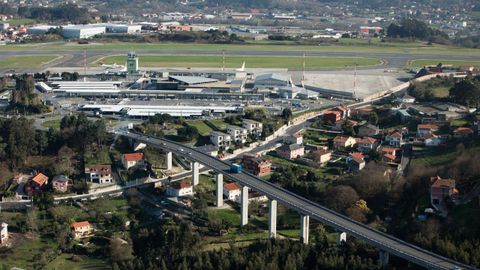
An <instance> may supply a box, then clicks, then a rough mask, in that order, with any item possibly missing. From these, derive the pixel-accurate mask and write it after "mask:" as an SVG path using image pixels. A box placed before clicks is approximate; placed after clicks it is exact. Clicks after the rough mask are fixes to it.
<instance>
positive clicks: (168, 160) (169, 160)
mask: <svg viewBox="0 0 480 270" xmlns="http://www.w3.org/2000/svg"><path fill="white" fill-rule="evenodd" d="M172 156H173V155H172V152H167V154H166V158H165V161H166V163H167V164H166V165H167V166H166V167H167V171H169V170H171V169H172V168H173V157H172Z"/></svg>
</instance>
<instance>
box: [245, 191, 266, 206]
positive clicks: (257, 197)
mask: <svg viewBox="0 0 480 270" xmlns="http://www.w3.org/2000/svg"><path fill="white" fill-rule="evenodd" d="M267 201H268V197H267V195H264V194H261V193H258V192H256V191H253V190H251V189H250V190H249V191H248V203H252V202H259V203H263V202H267ZM239 202H240V201H239Z"/></svg>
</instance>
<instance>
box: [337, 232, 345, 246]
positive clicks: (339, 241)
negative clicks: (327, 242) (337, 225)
mask: <svg viewBox="0 0 480 270" xmlns="http://www.w3.org/2000/svg"><path fill="white" fill-rule="evenodd" d="M343 242H347V233H346V232H339V233H338V234H337V246H340V245H341V244H342V243H343Z"/></svg>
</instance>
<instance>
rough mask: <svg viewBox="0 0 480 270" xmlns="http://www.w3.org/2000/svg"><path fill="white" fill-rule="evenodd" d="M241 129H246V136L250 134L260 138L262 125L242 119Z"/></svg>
mask: <svg viewBox="0 0 480 270" xmlns="http://www.w3.org/2000/svg"><path fill="white" fill-rule="evenodd" d="M242 127H243V128H245V129H247V131H248V134H252V135H255V136H257V137H260V136H262V131H263V124H262V123H261V122H258V121H255V120H251V119H243V121H242Z"/></svg>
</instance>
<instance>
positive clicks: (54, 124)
mask: <svg viewBox="0 0 480 270" xmlns="http://www.w3.org/2000/svg"><path fill="white" fill-rule="evenodd" d="M60 122H61V120H60V119H55V120H48V121H45V122H43V123H42V126H43V127H45V128H53V129H60Z"/></svg>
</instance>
